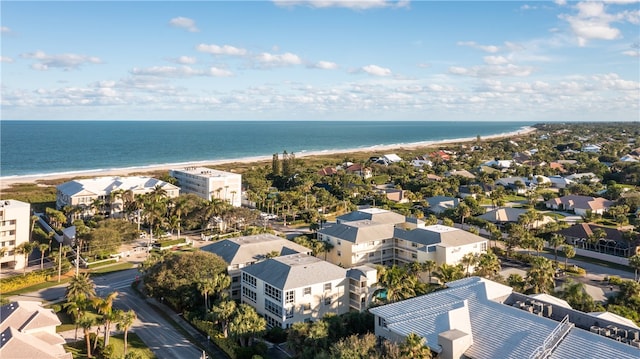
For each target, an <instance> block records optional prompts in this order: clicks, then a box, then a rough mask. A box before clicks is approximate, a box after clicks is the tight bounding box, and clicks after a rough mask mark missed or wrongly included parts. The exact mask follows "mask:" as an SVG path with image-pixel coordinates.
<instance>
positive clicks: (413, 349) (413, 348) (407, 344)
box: [400, 333, 431, 359]
mask: <svg viewBox="0 0 640 359" xmlns="http://www.w3.org/2000/svg"><path fill="white" fill-rule="evenodd" d="M425 344H426V340H425V339H424V338H423V337H421V336H419V335H418V334H416V333H409V335H407V337H406V338H405V339H404V342H403V343H401V344H400V355H401V356H402V357H404V358H413V359H430V358H431V350H430V349H429V348H428V347H427V346H426V345H425Z"/></svg>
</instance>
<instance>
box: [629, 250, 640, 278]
mask: <svg viewBox="0 0 640 359" xmlns="http://www.w3.org/2000/svg"><path fill="white" fill-rule="evenodd" d="M629 266H630V267H631V268H633V269H634V270H635V273H634V276H633V278H634V279H635V281H636V282H637V281H638V270H639V269H640V254H636V255H634V256H631V257H629Z"/></svg>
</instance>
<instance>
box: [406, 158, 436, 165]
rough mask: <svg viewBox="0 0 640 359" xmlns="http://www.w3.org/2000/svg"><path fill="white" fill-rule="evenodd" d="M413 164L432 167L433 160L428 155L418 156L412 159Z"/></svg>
mask: <svg viewBox="0 0 640 359" xmlns="http://www.w3.org/2000/svg"><path fill="white" fill-rule="evenodd" d="M411 165H412V166H413V167H424V166H429V167H431V166H432V165H433V162H432V161H431V160H430V159H429V157H427V156H416V157H414V158H413V159H412V160H411Z"/></svg>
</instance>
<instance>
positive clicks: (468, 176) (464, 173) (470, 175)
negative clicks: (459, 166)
mask: <svg viewBox="0 0 640 359" xmlns="http://www.w3.org/2000/svg"><path fill="white" fill-rule="evenodd" d="M444 176H445V177H452V176H458V177H462V178H466V179H471V180H473V179H476V175H474V174H473V173H471V172H469V171H467V170H451V171H448V172H446V173H445V174H444Z"/></svg>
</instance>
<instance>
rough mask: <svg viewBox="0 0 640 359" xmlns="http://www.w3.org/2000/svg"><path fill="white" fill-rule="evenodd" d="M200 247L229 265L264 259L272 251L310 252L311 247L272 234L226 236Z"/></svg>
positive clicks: (286, 252) (282, 252)
mask: <svg viewBox="0 0 640 359" xmlns="http://www.w3.org/2000/svg"><path fill="white" fill-rule="evenodd" d="M200 249H201V250H203V251H207V252H211V253H215V254H217V255H219V256H220V257H222V259H224V261H225V262H227V263H228V264H229V265H234V264H245V263H250V262H257V261H260V260H264V259H265V258H266V257H265V256H266V255H267V254H268V253H270V252H273V251H276V252H278V253H280V255H288V254H292V253H310V252H311V249H309V248H307V247H304V246H301V245H299V244H297V243H295V242H292V241H290V240H288V239H285V238H282V237H278V236H275V235H273V234H256V235H252V236H244V237H237V238H227V239H223V240H221V241H218V242H215V243H212V244H209V245H206V246H204V247H202V248H200Z"/></svg>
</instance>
